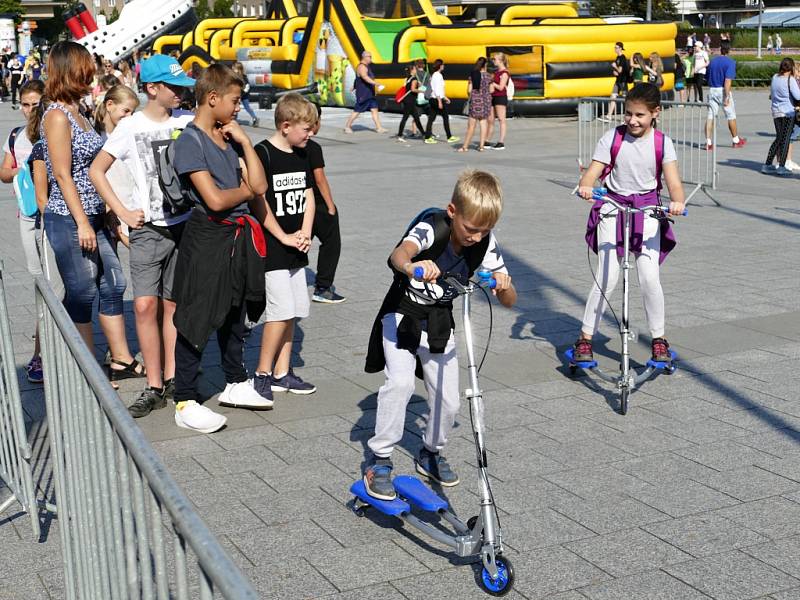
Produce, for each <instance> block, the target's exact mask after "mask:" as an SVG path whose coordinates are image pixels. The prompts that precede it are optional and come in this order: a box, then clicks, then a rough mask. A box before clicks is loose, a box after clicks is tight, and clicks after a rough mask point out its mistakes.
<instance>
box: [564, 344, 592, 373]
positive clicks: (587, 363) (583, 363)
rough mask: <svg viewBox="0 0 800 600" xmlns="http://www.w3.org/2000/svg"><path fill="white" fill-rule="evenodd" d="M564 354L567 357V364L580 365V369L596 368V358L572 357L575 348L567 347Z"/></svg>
mask: <svg viewBox="0 0 800 600" xmlns="http://www.w3.org/2000/svg"><path fill="white" fill-rule="evenodd" d="M564 355H565V356H566V357H567V358H568V359H569V364H570V366H571V367H572V366H574V367H580V368H581V369H595V368H597V361H596V360H586V361H576V360H575V359H574V358H573V357H574V356H575V348H567V350H566V351H565V352H564Z"/></svg>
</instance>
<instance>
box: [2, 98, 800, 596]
mask: <svg viewBox="0 0 800 600" xmlns="http://www.w3.org/2000/svg"><path fill="white" fill-rule="evenodd" d="M736 98H737V113H738V117H739V129H740V132H741V134H742V135H744V136H745V137H747V138H748V144H747V146H746V147H745V148H743V149H740V150H734V149H732V148H730V137H729V135H728V133H727V130H722V131H720V132H719V142H720V149H719V153H718V155H719V185H718V189H716V190H715V191H713V192H711V194H712V196H713V198H712V197H709V196H708V195H705V194H703V193H699V194H698V195H697V196H695V198H694V199H693V201H692V203H691V205H690V207H689V216H688V218H683V219H680V220H679V221H678V222H677V224H676V226H675V228H676V235H677V237H678V241H679V245H678V247H677V248H676V250H675V251H674V252H673V253H672V254H671V255H670V257H669V259H668V260H667V262H666V263H665V264H664V265H663V269H662V283H663V286H664V290H665V294H666V305H667V337H668V338H669V340H670V342H671V344H672V346H673V348H674V349H675V350H676V351H677V352H678V354H679V356H680V359H681V360H680V363H679V369H678V371H677V372H676V373H675V374H673V375H671V376H665V375H662V376H659V377H656V378H655V379H653V380H651V381H648V382H647V383H645V384H643V385H642V387H641V390H639V391H636V392H635V393H634V394H633V395H632V396H631V407H630V410H629V412H628V414H627V416H621V415H620V414H618V412H617V408H618V399H617V395H616V394H615V393H614V391H613V390H612V389H611V388H610V387H609V386H608V385H606V384H602V383H598V382H597V380H596V379H592V378H591V377H586V376H581V377H576V378H571V377H570V376H569V373H568V372H567V369H565V368H564V364H563V359H562V357H563V351H564V350H565V349H566V348H567V347H568V346H569V345H570V344H571V343H572V342H573V341H574V339H575V337H576V334H577V331H578V328H579V325H580V318H581V316H582V314H583V304H584V301H585V297H586V294H587V292H588V290H589V287H590V282H591V273H590V270H589V263H588V262H587V251H586V245H585V243H584V241H583V235H584V228H585V224H586V217H587V213H588V205H587V204H586V203H584V202H583V201H581V200H579V199H577V198H576V197H574V196H570V191H571V189H572V187H573V186H574V185H575V183H576V177H577V168H576V161H575V156H576V140H577V121H576V119H575V118H547V119H526V120H521V119H515V120H512V121H510V122H509V134H508V139H507V142H506V143H507V148H508V149H507V150H506V151H505V152H494V151H487V152H484V153H482V154H479V153H477V152H469V153H467V154H457V153H456V152H454V151H453V150H452V148H450V147H449V146H448V145H447V144H444V143H440V144H437V145H433V146H431V145H424V144H422V143H421V141H415V142H407V143H398V142H397V141H395V140H394V139H393V138H389V137H388V136H387V135H378V134H376V133H374V132H372V131H371V130H367V129H366V128H365V127H366V126H367V125H370V126H371V123H367V121H368V119H365V118H364V117H362V119H361V120H360V121H359V122H357V125H360V128H359V127H356V132H355V134H353V135H344V134H343V133H341V127H342V125H343V123H344V120H345V118H346V112H345V111H327V110H326V111H325V113H324V115H323V127H322V130H321V132H320V135H319V137H318V141H319V142H320V143H321V144H322V146H323V149H324V151H325V159H326V163H327V169H326V170H327V173H328V177H329V179H330V182H331V187H332V190H333V193H334V198H335V201H336V203H337V205H338V206H339V208H340V213H341V227H342V246H343V252H342V259H341V263H340V266H339V271H338V274H337V277H336V286H337V289H338V291H339V292H340V293H342V294H343V295H345V296H347V298H348V300H347V302H346V303H344V304H341V305H338V306H328V305H319V304H313V305H312V311H311V316H310V317H309V318H308V319H306V320H304V321H303V322H302V323H301V324H300V326H299V328H298V330H297V334H296V340H295V343H296V348H295V349H296V354H295V355H294V364H295V367H296V369H297V372H298V374H300V375H301V376H302V377H303V378H305V379H307V380H310V381H312V382H313V383H315V384H316V385H317V387H318V392H317V393H316V394H313V395H311V396H305V397H298V396H291V397H289V396H285V395H278V396H277V397H276V404H275V409H274V410H272V411H269V412H249V411H246V410H236V409H230V408H224V407H219V406H218V404H217V402H216V394H217V393H218V392H219V391H220V390H221V388H222V387H223V385H224V379H223V376H222V372H221V370H220V368H219V352H218V350H217V348H216V344H215V343H211V344H209V346H208V349H207V351H206V353H205V359H204V372H203V376H202V392H203V393H204V394H205V395H206V396H207V397H208V398H209V399H208V405H209V406H211V407H212V408H213V409H214V410H219V411H220V412H222V413H224V414H226V415H227V417H228V425H227V428H226V429H225V430H223V431H221V432H218V433H216V434H211V435H195V434H193V433H192V432H189V431H186V430H182V429H178V428H177V427H175V425H174V421H173V413H172V412H171V410H169V409H164V410H160V411H156V412H154V413H153V414H151V415H150V416H149V417H147V418H145V419H141V420H139V421H137V422H138V423H139V424H140V425H141V426H142V428H143V429H144V431H145V433H146V434H147V436H148V437H149V438H150V439H151V440H152V441H153V444H154V446H155V448H156V450H157V451H158V452H159V453H160V454H161V456H162V457H163V459H164V461H165V463H166V465H167V467H168V469H169V470H170V472H171V473H172V475H173V476H174V477H175V479H176V480H177V481H178V482H179V483H180V484H181V486H182V488H183V489H184V491H185V492H186V494H187V495H188V497H189V498H190V499H191V500H192V501H193V502H194V504H195V505H196V506H197V508H198V510H199V512H200V515H201V516H202V518H203V519H204V520H205V522H206V523H207V524H208V525H209V527H210V528H211V530H212V531H213V532H214V533H215V534H216V535H217V536H218V538H219V539H220V541H221V542H222V544H223V546H224V547H225V548H226V549H227V550H228V551H229V552H230V554H231V556H232V557H233V559H234V560H235V561H236V562H237V563H238V564H239V565H240V566H241V567H242V569H243V571H244V572H245V573H246V575H247V576H248V577H249V578H250V580H251V581H252V582H253V584H254V586H255V587H256V588H257V589H258V591H259V593H260V594H261V596H262V597H264V598H280V599H292V598H309V597H326V598H341V599H345V598H352V599H356V598H357V599H359V600H366V599H380V600H395V599H397V600H401V599H403V598H407V599H415V598H425V599H438V598H442V599H445V598H459V599H466V598H478V597H484V594H483V592H482V591H481V589H480V588H479V586H478V585H477V582H476V573H478V572H479V566H478V565H475V564H471V561H468V560H464V559H459V558H457V557H456V556H455V555H454V554H453V553H452V552H450V551H448V550H447V549H446V548H445V547H443V546H440V545H439V544H436V543H433V542H430V541H429V540H427V539H424V538H423V537H422V536H421V535H418V534H417V533H415V530H413V529H412V528H410V527H403V525H402V524H401V522H400V521H397V520H392V519H389V518H384V517H381V516H379V515H376V514H370V515H368V516H367V517H365V518H362V519H359V518H357V517H356V516H355V515H354V514H353V513H352V512H351V511H350V510H349V509H348V508H347V507H346V506H345V503H346V501H347V500H349V498H350V495H349V493H348V488H349V486H350V484H351V483H352V481H353V480H354V479H355V478H357V477H359V476H360V472H361V465H362V460H363V458H364V450H365V447H366V440H367V439H368V438H369V437H370V435H371V431H372V427H373V425H374V418H375V407H376V400H375V398H376V391H377V389H378V387H379V386H380V384H381V382H382V375H381V374H374V375H368V374H365V373H364V371H363V364H364V357H365V353H366V344H367V338H368V335H369V330H370V327H371V325H372V320H373V318H374V316H375V313H376V311H377V309H378V307H379V304H380V302H381V300H382V298H383V295H384V293H385V292H386V289H387V285H388V283H389V281H390V279H391V275H390V272H389V270H388V268H387V266H386V258H387V256H388V255H389V253H390V251H391V249H392V247H393V246H394V244H395V243H396V241H397V240H398V238H399V236H400V235H401V234H402V232H403V228H404V227H405V226H406V224H407V223H408V221H409V220H410V219H411V218H412V217H413V216H414V215H415V214H416V213H417V212H418V211H419V210H420V209H422V208H425V207H428V206H444V205H445V204H446V203H447V201H448V199H449V196H450V193H451V191H452V187H453V184H454V182H455V179H456V177H457V175H458V173H459V172H460V171H461V170H462V169H464V168H465V167H480V168H483V169H486V170H489V171H491V172H493V173H495V174H496V175H498V176H499V177H500V179H501V181H502V184H503V188H504V192H505V210H504V213H503V217H502V219H501V221H500V223H499V225H498V227H497V229H496V233H497V236H498V240H499V242H500V245H501V247H502V250H503V253H504V255H505V258H506V262H507V263H508V266H509V270H510V272H511V274H512V277H513V280H514V283H515V285H516V287H517V289H518V291H519V292H520V294H519V302H518V304H517V306H516V307H515V308H514V309H511V310H507V309H503V308H502V307H500V306H499V304H495V306H494V311H493V321H494V323H493V332H492V336H491V345H490V348H489V353H488V357H487V359H486V363H485V366H484V367H483V370H482V372H481V375H480V377H481V382H482V387H483V390H484V392H485V402H486V415H487V417H486V418H487V425H488V429H489V430H488V433H487V444H488V449H489V466H490V473H491V475H492V477H493V483H494V494H495V497H496V500H497V503H498V506H499V509H500V517H501V519H502V526H503V533H504V535H505V542H506V554H507V555H508V556H509V557H510V558H511V559H512V560H513V562H514V567H515V571H516V585H515V588H514V590H513V591H512V592H511V594H509V596H508V597H509V598H515V599H516V598H530V599H545V598H546V599H549V600H585V599H591V600H611V599H620V600H628V599H658V600H667V599H670V600H672V599H674V600H694V599H700V598H717V599H721V600H734V599H742V600H743V599H749V598H764V599H766V598H769V599H772V600H788V599H790V598H795V599H797V598H800V401H799V400H798V393H797V391H798V388H800V377H798V369H797V361H798V359H800V345H799V344H798V343H797V339H798V337H800V303H799V302H798V298H799V297H800V277H799V276H798V263H800V244H799V243H798V239H800V235H799V234H800V180H799V179H800V176H797V177H794V178H791V179H780V178H777V177H775V176H769V175H762V174H761V173H760V172H759V169H760V165H761V163H762V162H763V158H764V156H765V155H766V152H767V148H768V146H769V144H770V143H771V141H772V139H773V130H772V120H771V118H770V115H769V102H768V100H767V92H766V91H765V90H757V91H737V92H736ZM262 117H263V118H262V123H267V124H268V123H269V122H270V121H271V119H272V113H271V112H270V113H266V114H264V115H262ZM18 118H19V113H17V112H12V111H11V109H10V106H9V105H8V104H2V105H0V130H2V132H3V135H4V136H5V135H6V132H7V131H8V130H10V128H11V127H12V125H13V124H15V119H18ZM453 121H454V126H453V129H454V133H455V134H456V135H463V132H464V130H465V126H466V121H465V119H463V118H462V117H454V118H453ZM385 126H386V127H387V128H389V129H390V130H392V131H393V130H394V129H396V126H397V116H396V115H387V116H386V118H385ZM436 129H439V127H438V124H437V127H436ZM248 131H250V132H251V133H252V134H253V137H254V139H261V138H262V137H263V136H264V135H269V134H270V133H271V129H268V128H262V129H259V130H252V129H249V130H248ZM795 160H797V158H795ZM121 254H123V255H124V257H123V258H124V259H125V261H127V254H126V253H124V251H123V252H122V253H121ZM0 256H2V259H3V262H4V264H5V275H4V276H5V282H6V293H7V296H8V302H9V305H10V310H11V317H12V330H13V332H14V344H15V351H16V353H17V364H18V365H19V366H23V365H24V364H25V363H26V362H27V361H28V359H29V358H30V353H31V350H32V341H31V334H32V333H33V328H32V324H33V315H34V308H33V288H32V285H31V282H30V281H29V277H28V275H27V273H26V271H25V267H24V260H23V257H22V251H21V248H20V244H19V234H18V230H17V221H16V219H15V203H14V200H13V198H12V193H11V189H10V186H3V187H2V189H1V190H0ZM311 257H312V258H311V265H312V266H313V265H315V264H316V249H314V250H312V255H311ZM591 258H592V266H593V267H594V263H595V259H594V256H593V255H592V257H591ZM309 281H313V274H312V273H311V272H310V271H309ZM620 287H621V286H620ZM128 297H130V286H129V290H128ZM619 298H620V292H619V289H618V290H617V292H616V293H615V294H614V297H613V300H612V302H613V303H614V305H615V306H617V307H618V306H619ZM631 298H632V313H631V320H632V323H633V327H634V329H636V330H637V331H638V332H639V333H640V339H639V341H638V342H637V344H636V345H634V348H633V356H634V358H635V360H636V361H638V363H639V364H641V363H643V362H644V361H645V360H646V359H647V357H648V354H649V341H650V340H649V333H648V332H647V328H646V326H645V321H644V314H643V309H642V307H641V300H640V297H639V291H638V285H636V283H635V277H634V284H633V289H632V295H631ZM126 310H127V311H128V313H127V316H128V327H129V331H130V339H131V341H132V344H133V345H134V346H135V345H136V342H135V333H134V328H133V315H132V313H131V305H130V302H126ZM474 322H475V325H476V328H477V341H476V346H477V348H476V350H477V352H478V353H479V354H480V353H482V351H483V348H484V346H485V343H486V340H487V335H488V332H489V311H488V309H487V306H486V303H485V302H484V301H483V300H480V301H478V305H477V306H476V307H475V311H474ZM614 327H615V324H614V322H613V318H612V317H611V315H610V314H609V315H608V319H607V320H606V323H605V325H604V327H603V330H602V332H601V335H599V336H598V337H597V338H596V339H597V344H596V349H595V352H596V353H597V354H598V360H599V361H600V363H601V365H602V366H603V367H606V368H607V370H610V371H613V370H614V369H615V368H616V367H615V365H616V361H617V359H618V350H619V336H618V335H617V334H616V332H615V329H614ZM458 329H460V327H459V328H458ZM260 334H261V329H260V328H258V329H256V330H255V331H254V332H253V334H252V336H251V337H250V338H249V340H248V349H247V355H246V358H247V366H248V367H249V368H250V369H252V368H253V367H254V366H255V362H256V357H257V353H258V347H259V344H260V337H261V335H260ZM98 342H99V343H103V342H102V336H100V335H99V334H98ZM101 352H102V351H101V350H98V355H100V353H101ZM462 355H463V353H462ZM123 383H124V385H123V387H122V390H121V392H122V393H121V396H122V399H123V400H124V401H125V402H131V401H132V400H133V398H134V397H135V395H136V393H137V391H138V388H139V386H140V385H141V380H133V381H127V382H123ZM465 384H466V378H465V377H462V388H463V387H464V386H465ZM22 386H23V402H24V405H25V410H26V418H27V419H28V424H29V427H30V433H31V436H36V435H37V434H38V433H39V432H41V431H42V419H43V417H44V402H43V396H42V390H41V387H35V386H32V385H31V384H28V383H27V382H23V383H22ZM467 408H468V407H467V406H466V404H464V405H463V406H462V411H461V415H460V418H459V419H458V424H457V427H456V429H455V431H454V433H453V438H452V440H451V441H450V443H449V446H448V448H447V449H446V455H447V457H448V459H449V460H450V462H451V464H453V466H454V467H455V469H456V470H457V471H458V473H459V474H460V476H461V480H462V483H461V485H459V486H457V487H455V488H450V489H448V490H447V491H446V492H444V494H445V496H446V498H447V499H448V500H449V501H450V502H451V504H452V506H453V507H454V509H455V510H456V512H457V513H458V514H459V515H460V516H462V517H463V518H464V519H466V518H467V517H469V516H471V515H473V514H476V513H477V512H478V507H479V505H478V497H477V495H476V494H477V478H476V470H475V466H474V465H475V455H474V446H473V443H472V435H471V430H470V423H469V415H468V410H467ZM425 409H426V404H425V402H424V389H423V387H422V386H421V385H418V388H417V395H416V396H415V397H414V398H413V399H412V404H411V405H410V411H409V414H408V419H407V425H406V435H405V437H404V438H403V441H402V443H401V446H400V448H398V451H397V452H396V453H395V456H394V462H395V470H396V473H409V472H412V470H413V456H414V455H415V453H416V451H417V450H418V449H419V447H420V446H421V440H420V425H421V424H422V417H421V415H423V414H424V413H425ZM37 449H38V451H37V455H36V458H37V461H38V468H39V469H40V470H42V469H43V467H46V461H47V448H46V447H42V445H41V444H38V447H37ZM44 471H46V468H44ZM40 485H41V486H42V487H43V488H44V489H45V493H48V494H52V488H51V486H52V484H51V483H50V482H49V481H48V480H47V478H46V477H44V478H43V479H41V480H40ZM3 498H4V490H2V489H0V500H2V499H3ZM58 527H59V523H58V520H57V519H53V520H49V519H47V520H46V521H45V524H44V530H43V535H42V538H43V539H42V540H40V541H36V540H33V539H31V533H30V524H29V522H28V517H27V516H26V515H24V514H23V513H19V512H17V509H16V508H11V509H9V510H8V511H7V512H6V513H4V514H3V515H2V516H0V600H10V599H13V600H34V599H39V598H48V599H49V598H62V597H63V594H64V590H63V577H62V575H61V562H60V561H61V557H60V548H59V546H60V543H59V533H58Z"/></svg>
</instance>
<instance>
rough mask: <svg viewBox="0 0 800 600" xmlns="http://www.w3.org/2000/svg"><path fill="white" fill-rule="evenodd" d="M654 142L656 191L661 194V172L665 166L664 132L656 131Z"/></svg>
mask: <svg viewBox="0 0 800 600" xmlns="http://www.w3.org/2000/svg"><path fill="white" fill-rule="evenodd" d="M653 135H654V136H655V137H654V138H653V142H654V143H655V146H656V191H657V192H659V193H661V170H662V167H663V164H664V132H663V131H661V130H660V129H654V130H653Z"/></svg>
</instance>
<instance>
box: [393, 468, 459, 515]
mask: <svg viewBox="0 0 800 600" xmlns="http://www.w3.org/2000/svg"><path fill="white" fill-rule="evenodd" d="M394 489H396V490H397V493H398V495H399V496H400V497H402V498H403V499H404V500H407V501H408V502H409V503H411V504H413V505H414V506H416V507H418V508H421V509H422V510H424V511H427V512H439V511H440V510H447V508H448V506H449V505H448V504H447V501H446V500H444V499H443V498H442V497H440V496H439V495H438V494H437V493H436V492H434V491H433V490H431V488H429V487H428V486H427V485H425V484H424V483H422V482H421V481H420V480H419V479H417V478H416V477H411V476H410V475H398V476H397V477H395V478H394Z"/></svg>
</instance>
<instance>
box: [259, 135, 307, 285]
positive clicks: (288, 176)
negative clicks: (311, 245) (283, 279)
mask: <svg viewBox="0 0 800 600" xmlns="http://www.w3.org/2000/svg"><path fill="white" fill-rule="evenodd" d="M256 154H258V158H259V159H260V160H261V164H262V165H264V173H266V175H267V202H268V203H269V207H270V209H272V213H273V214H274V215H275V218H276V219H277V220H278V224H279V225H280V226H281V229H283V231H284V232H285V233H288V234H293V233H294V232H296V231H298V230H300V229H301V228H302V227H303V217H305V214H306V190H308V189H309V188H310V187H311V181H312V179H313V175H312V174H311V171H310V168H309V163H308V160H307V159H305V158H303V157H301V156H299V155H297V154H295V153H294V152H284V151H283V150H279V149H278V148H276V147H275V146H273V145H272V144H270V143H269V142H268V141H267V140H264V141H263V142H261V143H260V144H258V145H257V146H256ZM266 236H267V266H266V270H267V271H278V270H280V269H299V268H301V267H305V266H306V265H307V264H308V254H306V253H305V252H301V251H300V250H298V249H297V248H292V247H289V246H284V245H283V244H281V243H280V242H279V241H278V240H277V238H275V237H274V236H273V235H272V234H271V233H270V232H269V231H267V232H266Z"/></svg>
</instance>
